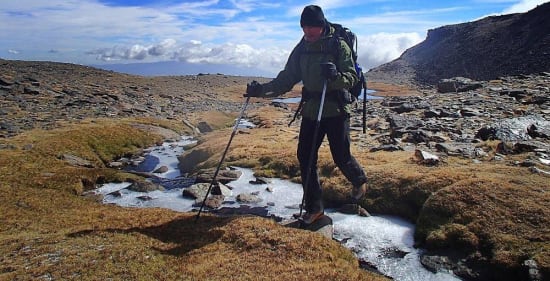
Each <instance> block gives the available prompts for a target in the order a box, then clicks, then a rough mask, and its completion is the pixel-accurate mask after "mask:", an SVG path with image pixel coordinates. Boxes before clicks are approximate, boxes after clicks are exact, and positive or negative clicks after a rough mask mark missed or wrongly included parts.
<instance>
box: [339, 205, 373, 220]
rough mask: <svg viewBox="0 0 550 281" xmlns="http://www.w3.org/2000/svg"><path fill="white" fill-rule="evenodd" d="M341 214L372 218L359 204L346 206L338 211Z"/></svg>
mask: <svg viewBox="0 0 550 281" xmlns="http://www.w3.org/2000/svg"><path fill="white" fill-rule="evenodd" d="M337 211H338V212H340V213H343V214H348V215H359V216H361V217H370V214H369V212H368V211H367V210H365V209H364V208H363V207H361V205H359V204H344V205H342V206H341V207H340V208H338V210H337Z"/></svg>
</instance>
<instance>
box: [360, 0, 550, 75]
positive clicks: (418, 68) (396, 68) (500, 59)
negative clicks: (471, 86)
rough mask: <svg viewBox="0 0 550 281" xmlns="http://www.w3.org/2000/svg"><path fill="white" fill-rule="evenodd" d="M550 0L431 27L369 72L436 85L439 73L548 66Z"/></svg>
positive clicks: (495, 72)
mask: <svg viewBox="0 0 550 281" xmlns="http://www.w3.org/2000/svg"><path fill="white" fill-rule="evenodd" d="M549 14H550V2H548V3H545V4H542V5H540V6H538V7H537V8H535V9H533V10H531V11H529V12H527V13H518V14H509V15H503V16H490V17H487V18H483V19H480V20H477V21H473V22H467V23H461V24H455V25H448V26H443V27H439V28H436V29H433V30H429V31H428V35H427V38H426V40H424V41H423V42H421V43H419V44H418V45H416V46H414V47H411V48H410V49H408V50H406V51H405V52H404V53H403V54H402V55H401V56H400V57H399V58H397V59H396V60H394V61H391V62H389V63H386V64H383V65H381V66H379V67H377V68H374V69H372V70H371V71H369V72H368V74H367V76H368V77H369V79H370V80H373V81H388V80H393V81H399V82H412V83H415V84H423V85H426V84H428V85H434V84H436V83H437V81H439V80H440V79H446V78H452V77H457V76H459V77H466V78H470V79H474V80H491V79H497V78H499V77H501V76H510V75H519V74H532V73H537V72H543V71H549V70H550V32H549V30H550V17H549V16H548V15H549Z"/></svg>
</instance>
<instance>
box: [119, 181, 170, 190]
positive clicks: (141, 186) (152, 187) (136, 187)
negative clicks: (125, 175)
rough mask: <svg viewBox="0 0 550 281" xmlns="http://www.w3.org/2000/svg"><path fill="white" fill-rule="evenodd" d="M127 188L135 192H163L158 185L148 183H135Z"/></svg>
mask: <svg viewBox="0 0 550 281" xmlns="http://www.w3.org/2000/svg"><path fill="white" fill-rule="evenodd" d="M127 188H128V189H129V190H132V191H135V192H150V191H155V190H164V188H163V187H162V186H160V185H159V184H156V183H152V182H148V181H135V182H133V183H132V184H131V185H130V186H128V187H127Z"/></svg>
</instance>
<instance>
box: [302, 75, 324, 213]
mask: <svg viewBox="0 0 550 281" xmlns="http://www.w3.org/2000/svg"><path fill="white" fill-rule="evenodd" d="M326 93H327V80H326V79H325V83H324V84H323V93H322V94H321V104H320V105H319V113H318V114H317V122H316V123H315V131H314V133H313V142H312V144H311V152H310V154H309V160H308V166H307V174H306V182H305V185H304V194H303V196H302V204H300V215H299V217H301V216H302V210H303V208H304V203H305V200H306V196H307V190H308V189H309V181H310V178H311V166H313V158H314V157H315V148H316V147H317V144H316V141H317V134H319V127H320V126H321V115H323V106H324V105H325V95H326Z"/></svg>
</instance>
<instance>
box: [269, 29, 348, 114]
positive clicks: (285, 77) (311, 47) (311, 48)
mask: <svg viewBox="0 0 550 281" xmlns="http://www.w3.org/2000/svg"><path fill="white" fill-rule="evenodd" d="M333 33H334V28H333V27H330V31H329V32H328V34H327V35H325V36H323V37H322V38H321V39H320V40H318V41H317V42H312V43H310V42H306V41H305V40H303V39H302V41H301V42H300V43H299V44H298V45H296V47H294V49H293V50H292V53H290V56H289V58H288V61H287V63H286V66H285V68H284V69H283V70H282V71H281V72H279V74H278V75H277V77H276V78H275V79H273V80H272V81H270V82H268V83H265V84H264V85H263V91H264V93H263V96H264V97H276V96H280V95H283V94H285V93H286V92H288V91H290V90H291V89H292V87H294V85H296V84H297V83H299V82H300V81H302V83H303V87H304V88H305V89H307V91H308V92H314V93H315V94H314V95H313V97H312V98H310V99H308V100H307V101H306V102H305V103H304V105H303V108H302V116H303V117H304V118H307V119H311V120H315V119H317V115H318V112H319V105H320V103H321V93H322V91H323V84H324V78H323V77H322V76H321V63H323V62H328V61H331V62H333V63H334V64H335V65H336V68H337V69H338V72H339V74H338V78H337V79H335V80H333V81H330V82H328V84H327V91H326V96H325V104H324V107H323V114H322V117H321V118H326V117H335V116H341V115H343V114H346V113H347V114H349V113H350V112H351V106H350V105H349V104H345V105H344V104H343V103H342V102H341V100H342V99H340V98H339V97H338V96H337V95H343V92H342V90H343V89H349V88H350V87H351V86H352V85H354V84H355V83H357V82H358V80H359V79H358V78H357V74H356V73H355V62H354V61H353V59H352V55H351V50H350V48H349V47H348V45H347V44H346V42H344V41H342V40H338V42H339V43H340V48H341V50H340V51H336V52H335V51H333V50H328V51H322V49H323V48H326V47H327V46H328V45H329V38H330V37H332V36H333ZM335 54H338V55H339V57H338V58H335V57H334V56H335Z"/></svg>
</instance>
